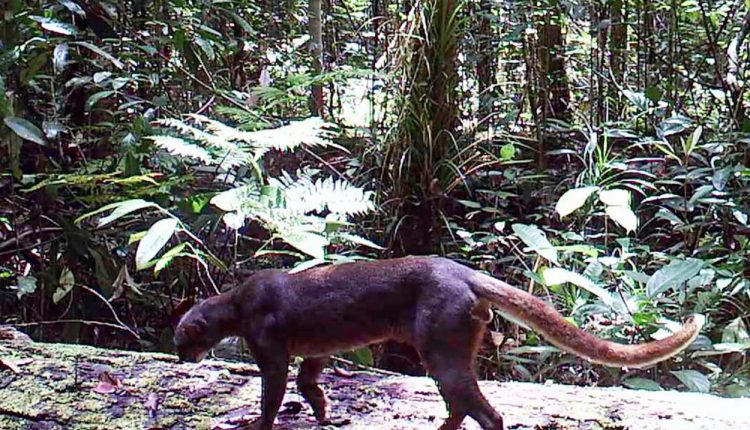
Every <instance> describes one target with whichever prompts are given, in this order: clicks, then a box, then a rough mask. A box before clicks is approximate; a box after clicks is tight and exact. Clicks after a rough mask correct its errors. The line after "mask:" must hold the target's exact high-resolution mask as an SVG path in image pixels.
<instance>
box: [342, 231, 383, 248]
mask: <svg viewBox="0 0 750 430" xmlns="http://www.w3.org/2000/svg"><path fill="white" fill-rule="evenodd" d="M336 237H340V238H341V239H342V240H345V241H347V242H351V243H353V244H355V245H362V246H366V247H368V248H373V249H385V248H383V247H382V246H380V245H378V244H377V243H375V242H372V241H370V240H368V239H365V238H364V237H361V236H357V235H356V234H349V233H338V234H337V235H336Z"/></svg>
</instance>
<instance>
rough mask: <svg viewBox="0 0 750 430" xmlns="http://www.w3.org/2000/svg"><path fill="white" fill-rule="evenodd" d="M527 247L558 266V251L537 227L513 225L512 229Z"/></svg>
mask: <svg viewBox="0 0 750 430" xmlns="http://www.w3.org/2000/svg"><path fill="white" fill-rule="evenodd" d="M511 228H512V229H513V233H515V234H516V235H517V236H518V238H519V239H521V241H522V242H523V243H524V244H526V246H527V247H528V248H529V249H530V250H532V251H534V252H537V253H538V254H539V255H541V256H542V257H544V258H546V259H547V260H549V261H551V262H553V263H555V264H557V251H556V250H555V248H554V247H553V246H552V244H551V243H550V242H549V240H547V237H545V235H544V233H543V232H542V231H541V230H540V229H539V227H537V226H535V225H526V224H513V226H512V227H511Z"/></svg>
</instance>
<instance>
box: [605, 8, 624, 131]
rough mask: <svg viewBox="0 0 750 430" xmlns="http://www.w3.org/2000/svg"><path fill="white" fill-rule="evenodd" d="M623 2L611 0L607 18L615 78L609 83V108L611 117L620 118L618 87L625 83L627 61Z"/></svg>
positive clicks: (611, 66) (620, 108)
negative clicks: (610, 105) (609, 23)
mask: <svg viewBox="0 0 750 430" xmlns="http://www.w3.org/2000/svg"><path fill="white" fill-rule="evenodd" d="M625 7H626V6H625V2H624V1H623V0H613V1H612V4H611V5H610V10H609V19H610V22H611V28H612V33H611V34H612V36H611V39H610V44H609V56H610V57H609V67H610V70H611V72H612V78H613V79H614V80H615V82H613V85H610V91H609V96H610V98H611V99H612V100H613V104H614V106H613V109H611V110H610V112H611V115H612V116H613V118H612V119H614V120H617V119H619V118H620V111H621V110H622V105H621V103H620V102H619V100H620V94H618V93H619V90H618V89H617V88H618V87H623V86H625V85H623V84H624V83H625V64H626V62H627V43H628V25H627V22H625V16H626V14H625V10H624V8H625Z"/></svg>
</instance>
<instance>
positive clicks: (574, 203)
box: [555, 187, 599, 218]
mask: <svg viewBox="0 0 750 430" xmlns="http://www.w3.org/2000/svg"><path fill="white" fill-rule="evenodd" d="M598 189H599V187H582V188H573V189H571V190H568V191H566V192H565V194H563V195H562V197H560V200H558V201H557V204H556V205H555V210H556V211H557V213H558V214H559V215H560V217H561V218H562V217H565V216H567V215H569V214H571V213H573V212H575V211H576V210H577V209H578V208H580V207H581V206H583V205H584V204H585V203H586V200H587V199H588V198H589V196H591V194H593V193H595V192H596V190H598Z"/></svg>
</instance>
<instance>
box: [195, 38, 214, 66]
mask: <svg viewBox="0 0 750 430" xmlns="http://www.w3.org/2000/svg"><path fill="white" fill-rule="evenodd" d="M194 40H195V43H196V44H197V45H198V46H200V48H201V50H202V51H203V53H204V54H206V57H208V59H209V60H212V61H213V60H214V59H215V58H216V53H215V52H214V48H213V46H211V42H209V41H208V40H206V39H204V38H202V37H200V36H195V39H194Z"/></svg>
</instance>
